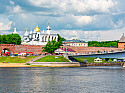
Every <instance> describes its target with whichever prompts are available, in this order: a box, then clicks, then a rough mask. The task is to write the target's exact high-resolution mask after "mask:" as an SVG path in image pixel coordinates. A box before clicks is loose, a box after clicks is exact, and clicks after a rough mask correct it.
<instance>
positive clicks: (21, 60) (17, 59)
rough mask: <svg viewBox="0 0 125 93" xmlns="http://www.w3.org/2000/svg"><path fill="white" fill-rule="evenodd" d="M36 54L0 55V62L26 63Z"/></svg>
mask: <svg viewBox="0 0 125 93" xmlns="http://www.w3.org/2000/svg"><path fill="white" fill-rule="evenodd" d="M36 57H38V56H28V57H20V56H19V57H18V56H16V57H9V56H7V57H0V62H4V61H6V62H9V63H26V62H27V61H30V60H31V59H34V58H36Z"/></svg>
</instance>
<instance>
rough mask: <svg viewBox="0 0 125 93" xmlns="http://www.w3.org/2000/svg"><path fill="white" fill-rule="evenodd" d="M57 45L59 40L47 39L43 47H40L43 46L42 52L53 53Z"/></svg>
mask: <svg viewBox="0 0 125 93" xmlns="http://www.w3.org/2000/svg"><path fill="white" fill-rule="evenodd" d="M59 47H60V44H59V42H58V41H57V42H56V41H55V40H52V41H49V42H48V43H47V44H46V46H45V47H42V48H43V52H48V53H54V51H55V50H56V49H58V48H59Z"/></svg>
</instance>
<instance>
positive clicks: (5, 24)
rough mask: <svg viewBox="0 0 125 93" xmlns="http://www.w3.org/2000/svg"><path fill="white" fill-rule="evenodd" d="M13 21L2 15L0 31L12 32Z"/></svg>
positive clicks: (0, 17) (0, 16)
mask: <svg viewBox="0 0 125 93" xmlns="http://www.w3.org/2000/svg"><path fill="white" fill-rule="evenodd" d="M11 24H12V21H10V20H9V19H8V17H7V16H3V15H0V30H1V31H4V30H10V29H11Z"/></svg>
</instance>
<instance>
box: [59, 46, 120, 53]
mask: <svg viewBox="0 0 125 93" xmlns="http://www.w3.org/2000/svg"><path fill="white" fill-rule="evenodd" d="M61 47H64V48H66V47H67V48H71V49H73V50H75V51H76V53H84V54H86V53H92V52H96V53H97V51H98V50H99V51H100V52H104V51H107V52H108V51H111V50H113V51H118V50H120V49H121V48H110V47H84V46H77V47H76V46H61Z"/></svg>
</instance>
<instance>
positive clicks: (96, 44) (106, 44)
mask: <svg viewBox="0 0 125 93" xmlns="http://www.w3.org/2000/svg"><path fill="white" fill-rule="evenodd" d="M88 46H89V47H117V46H118V40H117V41H116V40H115V41H101V42H100V41H89V42H88Z"/></svg>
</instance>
